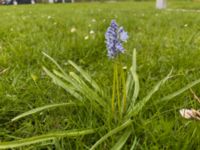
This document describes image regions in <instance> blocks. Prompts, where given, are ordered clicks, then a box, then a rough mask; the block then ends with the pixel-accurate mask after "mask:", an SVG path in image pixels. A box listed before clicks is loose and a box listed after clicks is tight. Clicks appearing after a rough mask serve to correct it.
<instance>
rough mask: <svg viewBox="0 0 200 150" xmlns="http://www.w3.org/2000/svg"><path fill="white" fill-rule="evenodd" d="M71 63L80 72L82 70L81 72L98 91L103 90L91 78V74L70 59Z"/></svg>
mask: <svg viewBox="0 0 200 150" xmlns="http://www.w3.org/2000/svg"><path fill="white" fill-rule="evenodd" d="M68 62H69V64H71V65H72V66H73V67H74V68H75V69H76V70H77V71H78V72H80V74H81V75H82V76H83V77H84V79H85V80H86V81H88V82H89V83H90V84H91V86H92V87H93V88H94V89H95V90H97V91H98V92H100V93H101V92H102V91H101V88H100V87H99V86H98V84H97V83H96V82H95V81H94V80H93V79H92V78H91V76H90V75H89V74H88V73H87V72H86V71H84V70H83V69H82V68H81V67H79V66H78V65H76V64H75V63H74V62H72V61H71V60H69V61H68Z"/></svg>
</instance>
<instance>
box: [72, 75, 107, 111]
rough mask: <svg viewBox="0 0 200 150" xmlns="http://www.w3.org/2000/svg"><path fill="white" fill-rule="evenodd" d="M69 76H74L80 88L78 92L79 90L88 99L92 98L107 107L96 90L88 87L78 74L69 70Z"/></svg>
mask: <svg viewBox="0 0 200 150" xmlns="http://www.w3.org/2000/svg"><path fill="white" fill-rule="evenodd" d="M70 75H71V77H72V78H74V79H75V80H76V81H77V82H78V83H79V86H80V87H81V89H80V90H79V92H81V93H82V94H83V95H85V96H86V97H87V98H88V99H89V100H94V101H96V102H97V103H98V104H100V105H101V106H103V107H104V108H107V104H106V103H105V100H104V99H103V98H102V97H100V96H99V94H98V92H97V91H95V90H94V89H92V88H90V87H89V86H88V85H87V84H86V83H85V82H84V81H83V80H82V78H81V77H80V76H78V75H77V74H76V73H74V72H71V73H70Z"/></svg>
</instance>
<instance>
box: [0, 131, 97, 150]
mask: <svg viewBox="0 0 200 150" xmlns="http://www.w3.org/2000/svg"><path fill="white" fill-rule="evenodd" d="M95 132H96V130H95V129H84V130H68V131H60V132H53V133H48V134H43V135H39V136H34V137H30V138H25V139H21V140H16V141H11V142H0V149H10V148H17V147H22V146H27V145H31V144H36V143H42V142H45V141H51V140H54V139H55V138H61V137H76V136H84V135H87V134H93V133H95Z"/></svg>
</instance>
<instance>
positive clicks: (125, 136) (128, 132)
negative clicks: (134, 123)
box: [111, 128, 132, 150]
mask: <svg viewBox="0 0 200 150" xmlns="http://www.w3.org/2000/svg"><path fill="white" fill-rule="evenodd" d="M131 130H132V128H128V129H127V130H126V131H125V132H124V134H123V135H122V136H121V137H120V139H119V140H118V142H117V143H116V144H115V145H114V146H113V147H112V149H111V150H120V149H122V147H123V146H124V144H125V143H126V141H127V140H128V138H129V136H130V135H131Z"/></svg>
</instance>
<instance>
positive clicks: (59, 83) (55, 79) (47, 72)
mask: <svg viewBox="0 0 200 150" xmlns="http://www.w3.org/2000/svg"><path fill="white" fill-rule="evenodd" d="M43 69H44V71H45V72H46V74H47V75H48V76H50V77H51V78H52V79H53V81H54V82H55V83H56V84H57V85H59V86H60V87H62V88H64V89H65V90H66V91H67V92H69V93H70V94H71V95H72V96H74V97H75V98H77V99H78V100H81V99H82V97H81V96H80V95H79V94H78V93H77V92H76V90H75V89H74V88H73V87H72V86H71V85H69V84H66V83H64V82H63V81H62V80H61V79H60V78H58V77H57V76H56V75H54V74H53V73H51V72H50V71H49V70H48V69H47V68H45V67H43Z"/></svg>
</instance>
